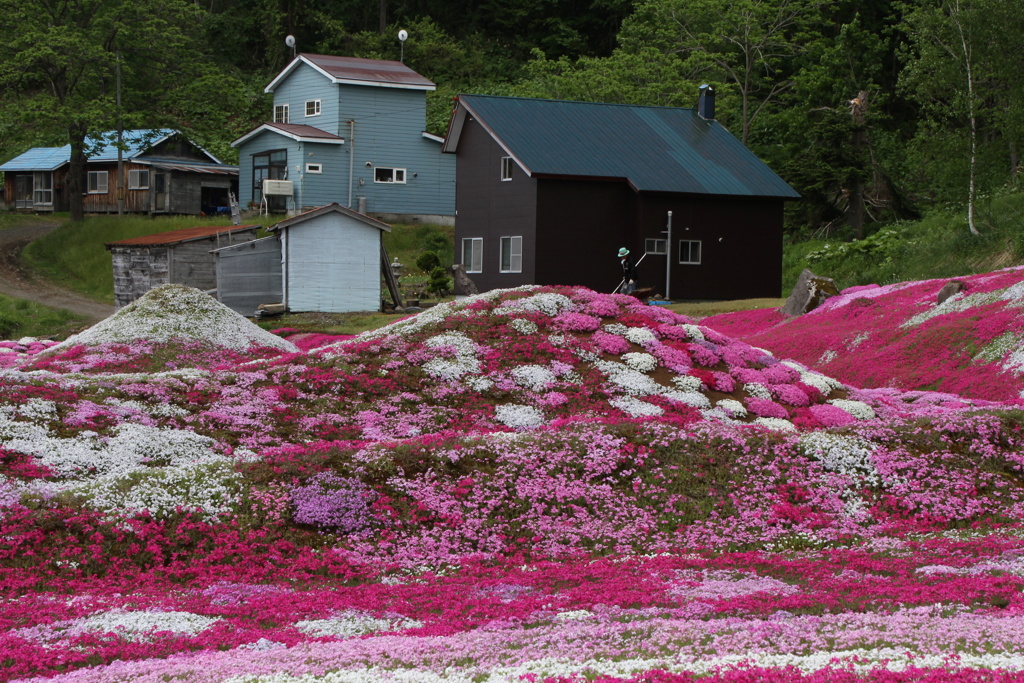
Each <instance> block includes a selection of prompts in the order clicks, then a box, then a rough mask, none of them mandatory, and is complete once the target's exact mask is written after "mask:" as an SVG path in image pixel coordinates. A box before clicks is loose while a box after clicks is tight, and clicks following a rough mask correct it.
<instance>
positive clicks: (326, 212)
mask: <svg viewBox="0 0 1024 683" xmlns="http://www.w3.org/2000/svg"><path fill="white" fill-rule="evenodd" d="M270 230H271V231H272V232H274V233H276V234H277V235H278V236H279V238H280V240H281V261H282V264H283V272H282V275H283V277H282V286H283V290H284V303H285V305H286V306H287V308H288V310H289V311H293V312H303V311H319V312H324V313H346V312H350V311H376V310H379V309H380V302H381V296H380V278H381V234H382V233H384V232H391V226H389V225H388V224H387V223H382V222H381V221H378V220H376V219H374V218H370V217H369V216H366V215H364V214H361V213H359V212H358V211H353V210H352V209H349V208H346V207H344V206H341V205H340V204H328V205H327V206H322V207H320V208H318V209H313V210H312V211H307V212H305V213H301V214H299V215H298V216H294V217H293V218H289V219H287V220H284V221H281V222H280V223H277V224H275V225H273V226H271V227H270Z"/></svg>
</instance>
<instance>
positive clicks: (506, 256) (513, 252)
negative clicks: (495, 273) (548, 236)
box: [498, 237, 523, 273]
mask: <svg viewBox="0 0 1024 683" xmlns="http://www.w3.org/2000/svg"><path fill="white" fill-rule="evenodd" d="M498 270H499V271H500V272H502V273H521V272H523V238H522V237H502V238H501V267H500V268H499V269H498Z"/></svg>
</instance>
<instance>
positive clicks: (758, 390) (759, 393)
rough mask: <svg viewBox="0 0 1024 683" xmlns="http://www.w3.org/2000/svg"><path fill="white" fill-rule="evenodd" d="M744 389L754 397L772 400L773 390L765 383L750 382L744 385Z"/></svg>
mask: <svg viewBox="0 0 1024 683" xmlns="http://www.w3.org/2000/svg"><path fill="white" fill-rule="evenodd" d="M743 391H745V392H747V395H749V396H753V397H754V398H763V399H767V400H769V401H770V400H772V392H771V391H770V390H769V389H768V387H766V386H765V385H763V384H761V383H760V382H748V383H747V384H744V385H743Z"/></svg>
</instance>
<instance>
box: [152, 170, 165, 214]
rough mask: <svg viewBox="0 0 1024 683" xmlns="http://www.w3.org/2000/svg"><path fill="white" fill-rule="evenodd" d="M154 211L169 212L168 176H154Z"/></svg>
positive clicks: (160, 173)
mask: <svg viewBox="0 0 1024 683" xmlns="http://www.w3.org/2000/svg"><path fill="white" fill-rule="evenodd" d="M153 211H167V174H166V173H162V172H160V171H157V172H156V173H155V174H153Z"/></svg>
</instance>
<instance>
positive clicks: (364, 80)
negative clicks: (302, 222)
mask: <svg viewBox="0 0 1024 683" xmlns="http://www.w3.org/2000/svg"><path fill="white" fill-rule="evenodd" d="M434 88H435V86H434V84H433V83H432V82H431V81H429V80H428V79H426V78H424V77H423V76H421V75H419V74H418V73H416V72H415V71H413V70H412V69H410V68H409V67H407V66H405V65H404V64H402V63H400V62H390V61H382V60H375V59H357V58H353V57H332V56H327V55H313V54H300V55H298V56H296V57H295V59H293V60H292V62H291V63H290V64H289V65H288V66H287V67H286V68H285V69H284V70H283V71H282V72H281V73H280V74H278V75H277V77H276V78H274V80H272V81H271V82H270V84H269V85H267V87H266V92H268V93H273V95H274V112H273V120H272V121H268V122H267V123H265V124H263V125H261V126H259V127H258V128H256V129H255V130H252V131H250V132H249V133H247V134H245V135H243V136H242V137H240V138H239V139H237V140H235V141H234V142H233V143H232V144H233V145H234V146H235V147H237V148H238V153H239V178H240V181H239V185H240V189H239V202H240V203H241V205H242V206H246V205H250V206H252V207H265V208H266V210H267V211H270V212H287V213H297V212H301V211H306V210H309V209H310V208H312V207H319V206H324V205H328V204H332V203H337V204H340V205H341V206H345V207H348V208H351V209H354V210H358V211H360V212H362V213H365V214H368V215H371V216H375V217H377V218H380V219H382V220H387V221H392V222H394V221H424V222H428V221H429V222H441V223H451V222H452V220H453V217H454V215H455V159H454V158H453V157H452V156H451V155H447V154H442V153H441V145H442V143H443V142H444V140H443V139H442V138H440V137H438V136H436V135H431V134H430V133H427V132H426V131H425V127H426V106H427V100H426V96H427V92H429V91H431V90H434ZM266 181H271V182H270V183H267V182H266ZM274 181H283V182H274Z"/></svg>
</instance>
